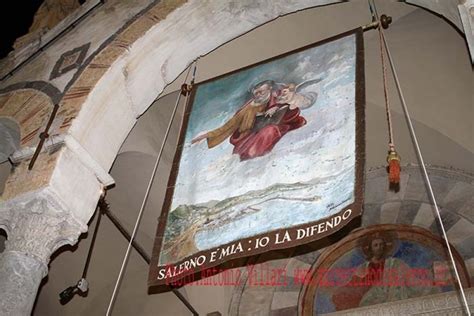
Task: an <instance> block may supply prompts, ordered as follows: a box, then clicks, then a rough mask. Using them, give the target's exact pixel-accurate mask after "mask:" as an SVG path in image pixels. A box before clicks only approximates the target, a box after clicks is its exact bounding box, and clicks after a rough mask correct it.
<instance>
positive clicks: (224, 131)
mask: <svg viewBox="0 0 474 316" xmlns="http://www.w3.org/2000/svg"><path fill="white" fill-rule="evenodd" d="M250 103H251V101H249V102H248V103H246V104H245V105H244V106H243V107H242V108H241V109H240V110H239V111H238V112H237V113H236V114H235V115H234V117H232V118H231V119H230V120H229V121H228V122H226V123H225V124H224V125H223V126H222V127H220V128H218V129H216V130H214V131H212V132H210V133H208V135H210V136H208V146H209V148H211V147H214V146H216V145H217V144H218V143H220V142H221V141H222V140H223V138H224V137H225V138H227V137H228V136H227V135H229V134H230V139H229V141H230V143H231V144H232V145H234V150H233V153H234V154H238V155H239V156H240V160H247V159H251V158H255V157H259V156H263V155H265V154H267V153H268V152H270V151H271V150H272V148H273V146H275V144H276V143H277V142H278V141H279V140H280V139H281V138H282V137H283V135H285V134H286V133H288V132H289V131H291V130H294V129H297V128H300V127H301V126H303V125H305V124H306V120H305V119H304V117H302V116H300V109H298V108H296V109H293V110H287V111H286V113H285V114H284V116H283V118H282V119H281V120H280V122H279V123H278V124H270V125H266V126H265V127H263V128H262V129H260V130H255V129H252V127H253V124H254V123H255V116H256V109H252V108H251V104H250ZM283 105H284V104H277V103H276V98H275V97H274V96H271V97H270V100H269V101H268V103H267V104H266V105H265V106H261V107H259V109H258V111H259V112H265V111H267V110H268V109H271V108H273V107H276V106H278V107H281V106H283Z"/></svg>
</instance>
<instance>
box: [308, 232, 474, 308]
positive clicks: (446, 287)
mask: <svg viewBox="0 0 474 316" xmlns="http://www.w3.org/2000/svg"><path fill="white" fill-rule="evenodd" d="M390 226H397V225H380V227H372V228H370V229H369V230H367V233H366V234H361V233H359V236H358V238H356V239H352V240H351V241H347V242H346V243H348V247H342V248H340V249H339V251H338V250H336V251H335V253H334V255H329V256H328V257H326V258H330V257H332V259H327V260H329V263H328V264H323V265H322V266H321V265H319V266H318V267H317V268H315V270H314V271H313V275H312V278H311V281H309V282H308V284H310V285H309V286H310V287H315V288H316V290H315V291H314V294H310V295H314V296H307V299H306V301H307V300H311V297H312V300H313V302H312V306H313V315H321V314H326V313H331V312H336V311H341V310H346V309H352V308H357V307H363V306H369V305H375V304H381V303H386V302H393V301H398V300H404V299H409V298H415V297H419V296H425V295H430V294H436V293H442V292H448V291H453V290H454V289H455V288H454V285H453V280H454V279H453V275H452V273H451V270H450V266H449V264H448V261H447V257H446V253H445V251H444V248H443V244H442V241H441V240H439V238H438V237H436V236H434V235H432V234H431V233H430V232H428V231H422V229H420V228H416V227H406V226H405V225H400V226H403V227H402V229H403V230H402V232H401V233H399V232H397V231H396V230H394V227H390ZM387 228H388V229H387ZM430 237H431V238H430ZM342 243H344V241H343V242H342ZM457 257H459V255H457ZM459 258H460V257H459ZM331 261H332V263H331ZM460 262H462V260H460ZM460 271H462V275H463V276H464V283H465V284H467V283H469V281H468V278H467V277H466V276H467V273H466V270H465V268H464V267H463V266H462V265H460ZM308 292H309V293H311V290H309V291H306V293H308ZM303 315H310V313H309V312H308V311H307V310H306V311H305V312H304V313H303Z"/></svg>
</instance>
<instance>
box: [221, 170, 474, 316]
mask: <svg viewBox="0 0 474 316" xmlns="http://www.w3.org/2000/svg"><path fill="white" fill-rule="evenodd" d="M428 173H429V175H430V180H431V181H432V185H433V190H434V193H435V196H436V198H437V202H438V205H439V207H440V209H441V217H442V218H443V222H444V224H445V228H446V230H447V234H448V238H449V240H450V242H451V244H452V245H453V246H454V247H455V249H456V250H457V252H458V253H459V254H460V256H461V257H462V259H463V260H464V262H465V264H466V267H467V270H468V273H469V275H470V278H471V284H472V283H473V280H474V249H473V247H472V243H473V238H474V237H472V236H471V235H472V234H471V233H470V232H472V231H473V230H474V211H473V208H472V206H473V203H474V199H473V197H472V196H473V194H474V184H473V183H474V182H473V180H474V176H473V175H472V174H469V173H467V172H465V171H462V170H454V169H451V168H444V167H428ZM433 212H434V210H433V209H432V205H431V203H430V201H429V197H428V195H427V194H426V189H425V187H424V182H423V177H422V175H421V171H420V168H419V166H416V165H408V166H404V167H402V174H401V190H400V191H399V192H397V193H394V192H390V191H388V182H387V173H386V170H385V167H380V168H374V169H372V170H369V171H367V172H366V184H365V200H364V213H363V215H362V225H361V226H362V227H363V228H364V227H368V226H372V225H377V224H401V225H412V226H416V227H421V228H424V229H427V230H429V231H431V232H432V233H433V234H434V235H437V236H440V231H439V230H438V229H439V228H438V227H437V225H436V224H435V217H434V213H433ZM325 249H326V248H322V249H317V250H315V251H311V252H308V253H306V254H302V255H298V256H295V257H292V258H288V259H280V260H277V261H272V262H268V263H265V264H270V265H272V266H274V267H277V268H284V269H285V270H286V271H287V275H288V279H287V282H286V284H285V285H281V286H267V287H264V288H262V287H256V286H249V283H248V280H249V275H248V271H247V270H246V269H243V270H242V276H243V278H242V282H241V284H240V286H238V287H236V288H235V290H234V293H233V296H232V300H231V304H230V307H229V314H230V315H233V316H234V315H246V313H252V312H255V311H256V310H254V308H261V307H262V306H265V308H266V309H265V312H266V314H265V315H267V314H268V315H296V314H297V312H298V302H299V301H298V300H299V298H300V294H301V290H302V284H299V283H298V282H294V275H293V273H294V271H297V269H300V270H302V271H304V270H308V269H310V268H311V266H312V265H313V264H314V263H315V262H316V261H317V260H318V258H319V256H320V254H321V253H322V252H323V251H324V250H325ZM258 268H259V267H258V266H256V267H255V269H258ZM259 306H260V307H259ZM285 313H287V314H285Z"/></svg>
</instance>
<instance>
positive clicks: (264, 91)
mask: <svg viewBox="0 0 474 316" xmlns="http://www.w3.org/2000/svg"><path fill="white" fill-rule="evenodd" d="M271 93H272V89H271V88H270V86H269V85H268V84H264V85H262V86H261V87H258V88H256V89H255V90H253V96H254V99H255V103H259V104H262V103H264V102H266V101H268V99H270V95H271Z"/></svg>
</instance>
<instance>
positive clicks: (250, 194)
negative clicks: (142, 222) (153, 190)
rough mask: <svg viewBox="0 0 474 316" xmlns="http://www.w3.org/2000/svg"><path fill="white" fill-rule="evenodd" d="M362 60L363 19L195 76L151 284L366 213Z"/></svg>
mask: <svg viewBox="0 0 474 316" xmlns="http://www.w3.org/2000/svg"><path fill="white" fill-rule="evenodd" d="M363 69H364V64H363V37H362V30H361V29H357V30H353V31H350V32H347V33H344V34H341V35H338V36H336V37H333V38H330V39H327V40H324V41H322V42H319V43H315V44H312V45H310V46H306V47H303V48H301V49H298V50H295V51H292V52H289V53H286V54H284V55H281V56H277V57H274V58H271V59H269V60H265V61H263V62H260V63H258V64H255V65H251V66H248V67H246V68H244V69H239V70H237V71H234V72H232V73H229V74H226V75H223V76H220V77H217V78H214V79H210V80H207V81H205V82H202V83H200V84H198V85H196V86H195V87H194V89H193V92H192V96H191V99H190V100H191V102H190V103H189V104H188V106H187V109H186V111H185V117H184V122H183V127H182V130H181V134H180V139H179V145H178V148H177V151H176V155H175V159H174V163H173V168H172V171H171V175H170V179H169V182H168V188H167V192H166V198H165V202H164V205H163V209H162V213H161V216H160V220H159V224H158V229H157V236H156V240H155V245H154V250H153V255H152V261H151V266H150V274H149V281H148V285H149V287H150V288H154V289H158V291H160V290H161V289H165V288H168V287H167V286H169V285H176V284H178V285H179V284H180V283H179V282H178V281H183V280H186V281H185V282H191V281H195V280H198V279H200V278H202V277H205V276H207V275H208V274H206V273H207V272H206V271H207V270H208V269H209V268H214V269H213V271H214V272H215V271H217V272H219V270H218V269H216V268H222V269H224V268H228V267H234V266H236V264H235V262H237V261H239V262H241V261H242V259H246V258H247V259H248V258H249V257H251V256H254V255H256V254H261V253H263V252H268V251H275V250H278V249H287V248H293V247H297V246H301V245H305V244H308V243H312V242H315V241H316V240H319V239H321V238H324V237H327V236H329V235H331V234H333V233H334V232H336V231H338V230H339V229H341V228H342V227H344V226H346V225H347V224H348V223H349V222H351V221H352V220H353V219H354V218H356V217H358V216H360V215H361V211H362V198H363V172H364V93H365V88H364V73H363ZM237 259H239V260H237ZM241 264H242V263H241ZM181 284H182V283H181Z"/></svg>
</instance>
